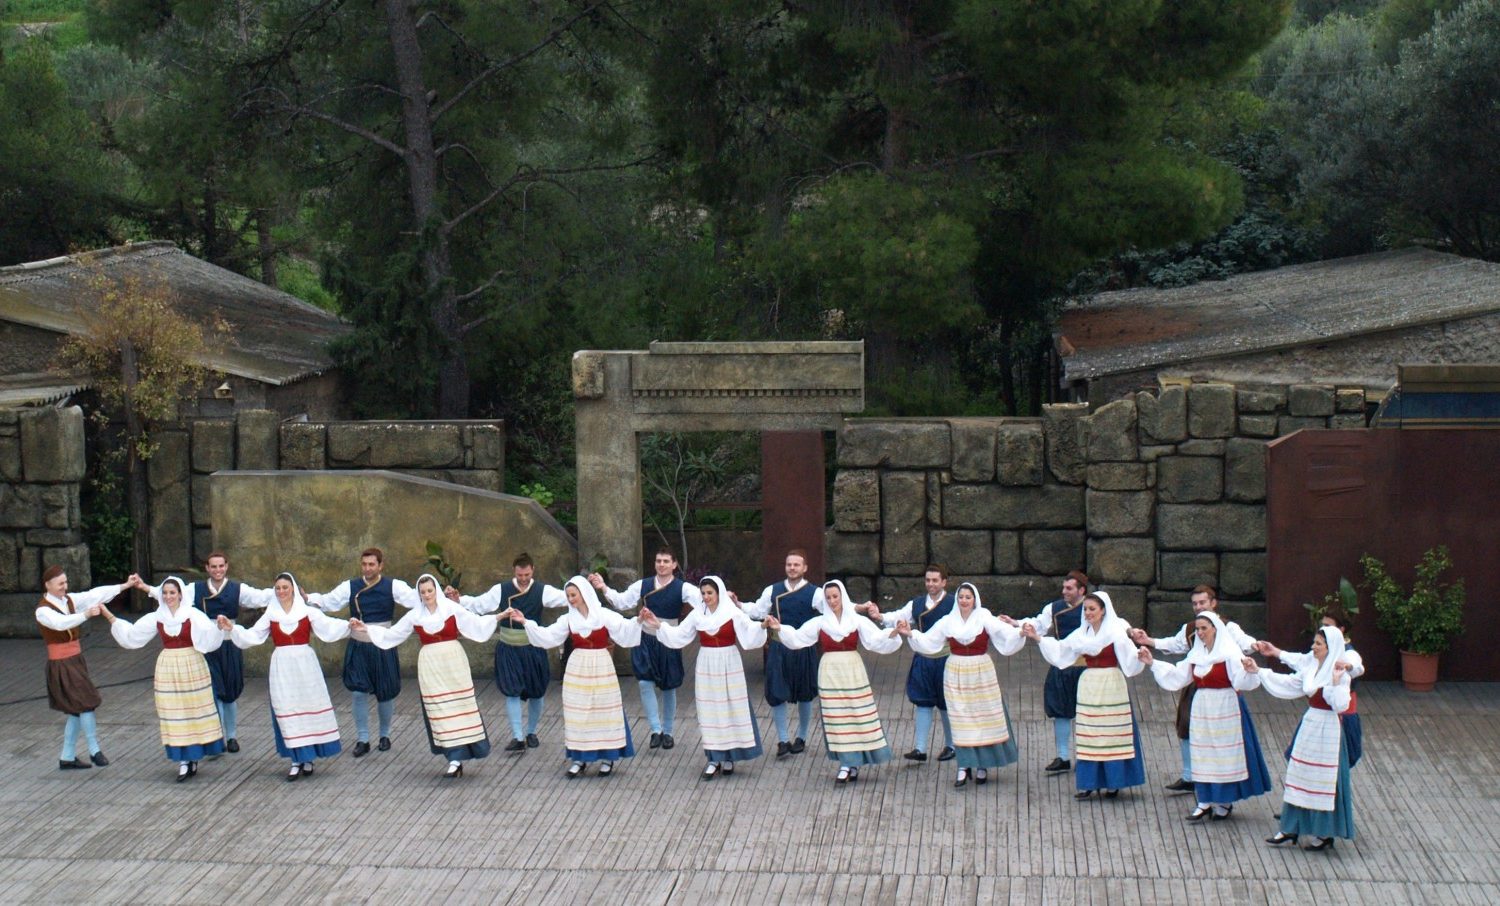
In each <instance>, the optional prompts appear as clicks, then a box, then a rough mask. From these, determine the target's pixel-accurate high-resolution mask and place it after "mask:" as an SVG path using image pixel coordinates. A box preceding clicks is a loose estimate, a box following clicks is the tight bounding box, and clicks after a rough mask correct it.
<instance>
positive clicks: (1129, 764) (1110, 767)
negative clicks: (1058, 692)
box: [1069, 668, 1146, 791]
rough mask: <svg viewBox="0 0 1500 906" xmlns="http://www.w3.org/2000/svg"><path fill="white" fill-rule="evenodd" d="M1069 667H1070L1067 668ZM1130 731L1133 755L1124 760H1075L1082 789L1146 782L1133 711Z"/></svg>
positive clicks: (1118, 786)
mask: <svg viewBox="0 0 1500 906" xmlns="http://www.w3.org/2000/svg"><path fill="white" fill-rule="evenodd" d="M1069 669H1071V668H1069ZM1130 732H1131V735H1132V736H1134V737H1135V757H1134V758H1131V759H1128V760H1125V761H1076V762H1074V764H1075V765H1077V767H1076V768H1075V769H1074V771H1073V776H1074V778H1075V779H1076V780H1077V782H1078V789H1079V790H1080V791H1082V790H1123V789H1125V788H1126V787H1132V786H1141V785H1142V784H1144V783H1145V782H1146V760H1145V759H1144V758H1142V757H1141V725H1140V724H1138V723H1136V719H1135V711H1134V709H1132V710H1131V714H1130Z"/></svg>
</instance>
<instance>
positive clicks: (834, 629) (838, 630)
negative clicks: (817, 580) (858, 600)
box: [822, 579, 860, 642]
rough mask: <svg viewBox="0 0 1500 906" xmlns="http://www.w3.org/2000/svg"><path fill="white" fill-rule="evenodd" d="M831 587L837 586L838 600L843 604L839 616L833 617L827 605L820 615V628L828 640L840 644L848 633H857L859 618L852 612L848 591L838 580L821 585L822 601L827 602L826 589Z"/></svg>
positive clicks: (851, 602)
mask: <svg viewBox="0 0 1500 906" xmlns="http://www.w3.org/2000/svg"><path fill="white" fill-rule="evenodd" d="M833 586H838V590H839V600H840V601H841V602H843V603H842V604H841V605H840V607H839V613H840V616H834V615H833V606H832V605H828V609H827V610H825V611H824V612H823V614H822V618H823V621H822V627H823V631H824V632H826V633H828V637H829V638H830V639H833V640H834V641H835V642H841V641H843V640H844V639H845V638H847V637H848V636H849V634H850V633H853V632H858V631H859V620H860V617H859V615H858V614H856V613H855V612H854V602H853V601H850V600H849V589H847V588H845V587H844V583H842V582H840V581H839V580H838V579H830V580H829V581H827V582H824V583H823V594H824V601H825V602H826V601H827V594H828V589H829V588H831V587H833Z"/></svg>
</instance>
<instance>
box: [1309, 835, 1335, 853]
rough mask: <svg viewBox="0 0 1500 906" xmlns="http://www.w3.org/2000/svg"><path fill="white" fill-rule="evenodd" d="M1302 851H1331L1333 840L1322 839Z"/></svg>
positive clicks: (1329, 838)
mask: <svg viewBox="0 0 1500 906" xmlns="http://www.w3.org/2000/svg"><path fill="white" fill-rule="evenodd" d="M1304 849H1306V850H1308V851H1309V852H1321V851H1323V850H1325V849H1333V838H1332V837H1324V838H1323V839H1322V841H1321V842H1319V843H1314V844H1313V845H1312V846H1307V847H1304Z"/></svg>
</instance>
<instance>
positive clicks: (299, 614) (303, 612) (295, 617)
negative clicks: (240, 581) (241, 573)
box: [266, 573, 309, 635]
mask: <svg viewBox="0 0 1500 906" xmlns="http://www.w3.org/2000/svg"><path fill="white" fill-rule="evenodd" d="M281 579H285V580H287V581H288V582H290V583H292V603H291V606H289V607H285V608H283V607H282V606H281V599H280V598H277V597H276V595H275V594H274V592H273V593H272V595H271V603H270V604H267V605H266V613H267V614H268V615H269V616H270V617H271V620H272V621H273V622H276V623H278V624H280V626H281V631H282V632H284V633H286V634H288V635H290V634H291V633H292V632H294V631H295V630H296V629H297V624H298V623H300V622H302V620H303V618H305V617H306V616H307V615H308V613H309V611H308V607H307V603H306V602H305V601H303V600H302V586H301V585H298V584H297V577H296V576H294V575H292V574H291V573H278V574H277V575H276V580H275V581H273V582H272V583H271V585H272V587H273V588H274V587H275V585H276V581H280V580H281Z"/></svg>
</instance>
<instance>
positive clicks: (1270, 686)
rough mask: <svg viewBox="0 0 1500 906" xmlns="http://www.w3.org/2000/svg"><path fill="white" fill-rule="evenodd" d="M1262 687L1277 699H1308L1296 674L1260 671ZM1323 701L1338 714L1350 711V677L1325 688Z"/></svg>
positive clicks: (1345, 677)
mask: <svg viewBox="0 0 1500 906" xmlns="http://www.w3.org/2000/svg"><path fill="white" fill-rule="evenodd" d="M1259 675H1260V687H1261V688H1262V689H1264V690H1266V691H1267V692H1269V693H1271V695H1273V696H1275V697H1276V698H1285V699H1294V698H1306V697H1307V693H1306V692H1304V691H1303V690H1302V677H1301V676H1300V675H1298V674H1296V673H1292V674H1286V673H1272V672H1271V671H1269V670H1261V671H1259ZM1322 691H1323V701H1324V702H1326V703H1327V704H1328V707H1330V708H1332V709H1333V710H1334V711H1336V712H1340V713H1342V712H1343V711H1347V710H1348V709H1349V676H1348V674H1345V675H1344V678H1343V679H1341V680H1338V681H1336V682H1333V683H1330V684H1328V685H1327V686H1324V687H1323V690H1322Z"/></svg>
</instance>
